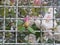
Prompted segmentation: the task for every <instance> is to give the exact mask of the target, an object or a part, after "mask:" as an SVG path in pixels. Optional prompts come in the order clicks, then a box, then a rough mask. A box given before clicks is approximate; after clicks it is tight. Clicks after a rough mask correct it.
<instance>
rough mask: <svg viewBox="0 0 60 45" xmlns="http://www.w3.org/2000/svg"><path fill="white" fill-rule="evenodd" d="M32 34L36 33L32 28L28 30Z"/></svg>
mask: <svg viewBox="0 0 60 45" xmlns="http://www.w3.org/2000/svg"><path fill="white" fill-rule="evenodd" d="M27 29H28V30H29V31H30V32H31V33H35V31H34V30H33V29H32V28H31V27H28V28H27Z"/></svg>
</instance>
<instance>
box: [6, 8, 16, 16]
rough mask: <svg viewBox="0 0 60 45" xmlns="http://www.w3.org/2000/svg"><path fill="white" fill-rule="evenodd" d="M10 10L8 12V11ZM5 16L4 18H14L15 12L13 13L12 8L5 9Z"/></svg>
mask: <svg viewBox="0 0 60 45" xmlns="http://www.w3.org/2000/svg"><path fill="white" fill-rule="evenodd" d="M9 9H10V11H9ZM5 11H6V12H5V15H6V17H15V15H16V14H15V12H14V8H5Z"/></svg>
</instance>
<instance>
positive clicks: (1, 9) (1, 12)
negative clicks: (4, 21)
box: [0, 8, 4, 17]
mask: <svg viewBox="0 0 60 45" xmlns="http://www.w3.org/2000/svg"><path fill="white" fill-rule="evenodd" d="M0 16H1V17H4V8H0Z"/></svg>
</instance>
